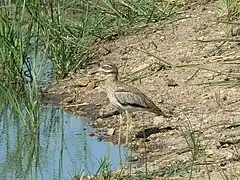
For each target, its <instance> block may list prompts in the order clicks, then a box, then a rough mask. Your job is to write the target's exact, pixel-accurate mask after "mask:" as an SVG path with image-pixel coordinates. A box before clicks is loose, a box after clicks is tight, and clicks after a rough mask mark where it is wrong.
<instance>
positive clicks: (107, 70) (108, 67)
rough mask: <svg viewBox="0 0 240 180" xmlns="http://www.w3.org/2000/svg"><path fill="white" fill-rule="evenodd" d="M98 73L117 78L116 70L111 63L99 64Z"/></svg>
mask: <svg viewBox="0 0 240 180" xmlns="http://www.w3.org/2000/svg"><path fill="white" fill-rule="evenodd" d="M98 71H99V72H101V73H103V74H105V75H107V76H112V75H114V76H118V68H117V66H116V65H115V64H112V63H109V62H108V63H101V64H100V68H99V70H98Z"/></svg>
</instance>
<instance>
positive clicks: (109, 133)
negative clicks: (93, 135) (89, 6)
mask: <svg viewBox="0 0 240 180" xmlns="http://www.w3.org/2000/svg"><path fill="white" fill-rule="evenodd" d="M115 130H116V129H115V128H109V129H108V130H107V135H108V136H112V135H114V134H115Z"/></svg>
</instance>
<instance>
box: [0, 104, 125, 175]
mask: <svg viewBox="0 0 240 180" xmlns="http://www.w3.org/2000/svg"><path fill="white" fill-rule="evenodd" d="M33 126H34V125H33ZM31 127H32V126H31ZM91 131H92V128H91V127H90V126H89V125H88V122H86V121H81V119H77V118H76V117H75V116H73V115H70V114H67V113H66V112H64V111H63V110H61V109H58V108H54V107H51V106H49V107H42V108H41V112H40V117H39V122H38V123H36V131H33V132H34V133H33V132H32V131H28V130H27V128H26V125H24V124H23V122H22V121H21V119H20V118H19V117H18V116H16V115H14V113H12V109H11V108H10V107H9V108H6V109H4V110H3V111H2V112H1V115H0V147H1V148H0V179H72V178H73V177H74V176H75V175H81V174H82V173H84V175H89V174H95V173H96V172H97V170H98V168H99V167H100V164H101V161H102V162H103V161H104V160H106V163H105V165H106V166H108V165H110V169H111V170H114V169H117V168H119V164H120V157H122V158H123V161H124V158H125V157H126V153H127V152H126V149H124V148H123V147H119V146H112V145H110V144H109V143H107V142H100V141H98V138H97V136H90V134H91ZM30 132H31V133H30ZM108 162H109V164H108Z"/></svg>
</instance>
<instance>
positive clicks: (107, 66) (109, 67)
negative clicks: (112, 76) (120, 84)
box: [103, 64, 112, 69]
mask: <svg viewBox="0 0 240 180" xmlns="http://www.w3.org/2000/svg"><path fill="white" fill-rule="evenodd" d="M103 68H104V69H111V68H112V66H110V65H108V64H107V65H104V66H103Z"/></svg>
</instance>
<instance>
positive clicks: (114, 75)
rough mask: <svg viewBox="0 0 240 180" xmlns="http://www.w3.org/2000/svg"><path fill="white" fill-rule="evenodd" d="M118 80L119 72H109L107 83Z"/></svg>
mask: <svg viewBox="0 0 240 180" xmlns="http://www.w3.org/2000/svg"><path fill="white" fill-rule="evenodd" d="M116 81H118V74H108V75H107V79H106V82H107V83H112V82H116Z"/></svg>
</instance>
